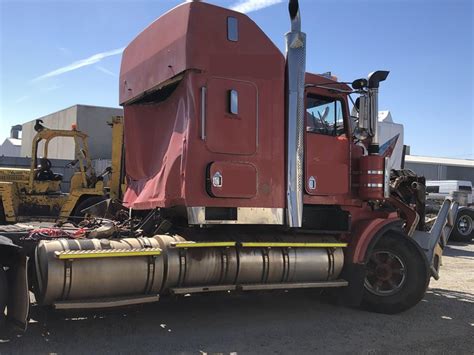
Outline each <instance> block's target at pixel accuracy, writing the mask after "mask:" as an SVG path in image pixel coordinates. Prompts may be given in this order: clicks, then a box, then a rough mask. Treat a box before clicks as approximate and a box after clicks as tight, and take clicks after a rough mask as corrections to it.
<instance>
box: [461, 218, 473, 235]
mask: <svg viewBox="0 0 474 355" xmlns="http://www.w3.org/2000/svg"><path fill="white" fill-rule="evenodd" d="M457 227H458V232H459V234H462V235H464V236H466V237H467V236H469V235H471V232H472V218H471V217H470V216H467V215H464V216H461V217H460V218H459V220H458V225H457Z"/></svg>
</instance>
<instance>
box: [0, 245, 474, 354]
mask: <svg viewBox="0 0 474 355" xmlns="http://www.w3.org/2000/svg"><path fill="white" fill-rule="evenodd" d="M443 264H444V265H443V269H442V272H441V279H440V280H439V281H435V280H432V281H431V284H430V289H429V291H428V293H427V294H426V297H425V298H424V299H423V301H422V302H421V303H420V304H419V305H417V306H416V307H414V308H413V309H411V310H409V311H407V312H404V313H402V314H398V315H391V316H390V315H383V314H374V313H369V312H365V311H362V310H358V309H350V308H344V307H340V306H334V305H332V304H328V303H327V302H325V301H323V300H322V299H321V298H320V297H318V294H317V293H315V292H308V291H306V292H301V291H292V292H279V293H259V294H243V295H242V294H240V295H202V296H192V297H185V298H180V299H167V300H163V301H161V302H159V303H157V304H155V305H149V306H146V307H142V308H140V309H138V310H137V309H135V310H133V311H127V312H126V313H125V312H123V311H122V312H115V313H105V314H102V315H94V316H89V317H77V318H74V317H69V318H65V317H64V316H59V315H49V316H48V317H49V318H48V319H47V320H46V321H45V322H42V321H41V322H38V321H35V320H32V323H31V324H30V326H29V329H28V331H27V333H26V334H25V335H24V336H22V337H19V338H17V339H14V340H12V341H10V342H6V343H0V354H10V353H22V354H23V353H65V354H70V353H164V354H166V353H191V354H199V353H201V354H202V353H209V354H211V353H223V354H245V353H250V354H266V353H287V354H288V353H297V354H305V353H308V354H310V353H315V352H319V353H327V352H331V353H351V354H352V353H360V354H367V353H371V354H377V353H384V354H385V353H401V352H410V353H413V352H416V353H457V354H459V353H462V354H464V353H466V354H473V353H474V272H473V271H474V244H470V245H466V244H451V245H450V246H449V247H448V248H447V250H446V252H445V257H444V259H443ZM36 319H39V318H36Z"/></svg>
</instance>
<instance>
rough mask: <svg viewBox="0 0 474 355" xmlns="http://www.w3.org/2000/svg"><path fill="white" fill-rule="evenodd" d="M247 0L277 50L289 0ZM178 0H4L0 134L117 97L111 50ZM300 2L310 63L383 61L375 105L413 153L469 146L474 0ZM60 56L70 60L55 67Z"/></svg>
mask: <svg viewBox="0 0 474 355" xmlns="http://www.w3.org/2000/svg"><path fill="white" fill-rule="evenodd" d="M254 1H257V2H261V3H267V4H268V3H276V4H274V5H272V6H268V7H265V8H262V9H260V10H257V11H252V12H250V13H249V16H250V17H251V18H252V19H253V20H254V21H255V22H256V23H257V24H258V25H259V26H260V27H261V28H262V29H263V30H264V31H265V32H266V33H267V34H268V35H269V37H270V38H271V39H272V40H273V41H274V43H275V44H276V45H277V46H278V47H279V48H280V49H281V50H282V51H283V50H284V39H283V34H284V33H285V32H286V31H287V30H288V28H289V23H288V15H287V10H286V6H287V5H286V1H284V2H280V1H278V0H254ZM180 2H181V1H173V0H154V1H148V0H141V1H140V0H138V1H117V0H101V1H71V0H62V1H41V0H27V1H24V0H0V122H1V125H0V141H3V139H4V138H5V137H6V136H8V134H9V130H10V126H11V125H13V124H17V123H22V122H25V121H29V120H31V119H34V118H37V117H40V116H42V115H46V114H48V113H51V112H54V111H57V110H60V109H62V108H65V107H68V106H71V105H74V104H77V103H80V104H89V105H99V106H118V73H119V67H120V54H117V53H119V52H120V49H121V48H123V47H124V46H126V45H127V44H128V43H129V42H130V41H131V40H132V39H133V38H134V37H135V36H136V35H137V34H138V33H139V32H140V31H141V30H142V29H144V28H145V27H146V26H147V25H148V24H150V23H151V22H152V21H153V20H154V19H156V18H157V17H159V16H160V15H161V14H162V13H164V12H165V11H167V10H169V9H170V8H172V7H174V6H175V5H177V4H179V3H180ZM208 2H210V3H214V4H218V5H221V6H226V7H230V6H235V5H236V4H237V5H238V4H239V3H242V2H243V1H241V0H228V1H227V0H209V1H208ZM300 6H301V8H302V10H303V13H302V17H303V29H304V31H305V32H306V33H307V38H308V48H307V52H308V61H307V70H308V71H311V72H316V73H322V72H326V71H331V72H333V73H334V74H335V75H336V76H338V78H339V79H340V80H344V81H349V80H352V79H355V78H359V77H364V76H366V75H367V74H368V73H369V72H371V71H374V70H377V69H387V70H390V71H391V73H390V76H389V78H388V80H387V81H386V82H384V83H383V84H382V86H381V93H380V109H389V110H390V111H391V112H392V116H393V118H394V120H396V121H397V122H400V123H403V124H404V126H405V143H406V144H409V145H411V152H412V154H416V155H429V156H442V157H453V158H474V123H473V121H474V109H473V105H474V92H473V86H474V70H473V66H474V64H473V62H474V58H473V52H474V48H473V47H474V44H473V36H474V35H473V33H474V21H473V17H474V15H473V13H474V8H473V1H471V0H300ZM98 53H102V55H99V56H95V57H93V56H94V55H97V54H98ZM91 57H92V58H91ZM65 67H66V68H67V67H69V68H76V67H77V68H76V69H74V70H71V71H65V70H59V72H55V71H56V70H58V69H60V68H65ZM61 71H64V72H62V73H61Z"/></svg>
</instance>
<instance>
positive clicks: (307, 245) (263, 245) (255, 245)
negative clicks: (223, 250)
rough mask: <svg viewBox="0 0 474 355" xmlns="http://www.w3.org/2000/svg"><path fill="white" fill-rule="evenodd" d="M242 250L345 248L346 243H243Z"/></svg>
mask: <svg viewBox="0 0 474 355" xmlns="http://www.w3.org/2000/svg"><path fill="white" fill-rule="evenodd" d="M242 247H244V248H345V247H347V243H304V242H302V243H298V242H296V243H285V242H274V243H273V242H268V243H267V242H244V243H242Z"/></svg>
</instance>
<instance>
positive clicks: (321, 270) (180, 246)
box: [154, 235, 344, 292]
mask: <svg viewBox="0 0 474 355" xmlns="http://www.w3.org/2000/svg"><path fill="white" fill-rule="evenodd" d="M154 238H156V239H157V240H158V242H159V244H160V248H161V249H163V257H164V258H165V259H166V260H165V263H166V265H167V268H166V271H165V276H164V279H165V281H164V283H163V289H162V292H167V291H169V290H170V289H173V288H179V287H192V286H211V285H233V284H238V285H241V284H275V283H296V282H315V281H330V280H335V279H336V278H337V277H338V276H339V274H340V273H341V270H342V267H343V264H344V254H343V252H342V248H306V247H259V246H258V243H241V244H240V245H237V243H232V242H229V243H227V244H226V242H223V243H221V244H219V243H196V244H193V243H189V244H188V243H187V242H186V241H185V240H184V239H183V238H182V237H179V236H165V235H161V236H155V237H154ZM271 244H272V243H267V244H265V243H263V244H262V245H271ZM226 245H227V246H226ZM234 245H235V246H234ZM247 245H248V246H247ZM254 245H255V246H254Z"/></svg>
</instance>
